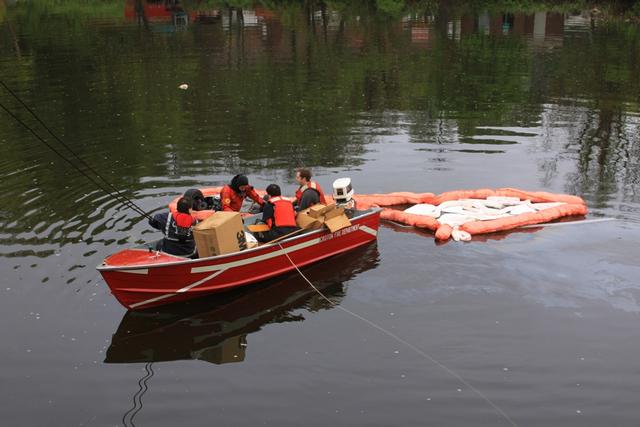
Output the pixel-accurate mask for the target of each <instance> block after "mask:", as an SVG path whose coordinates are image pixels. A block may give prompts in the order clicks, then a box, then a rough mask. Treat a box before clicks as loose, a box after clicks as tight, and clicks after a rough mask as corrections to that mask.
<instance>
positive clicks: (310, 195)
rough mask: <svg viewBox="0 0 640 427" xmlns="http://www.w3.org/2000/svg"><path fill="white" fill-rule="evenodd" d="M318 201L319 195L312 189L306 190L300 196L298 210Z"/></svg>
mask: <svg viewBox="0 0 640 427" xmlns="http://www.w3.org/2000/svg"><path fill="white" fill-rule="evenodd" d="M318 203H320V196H318V193H317V192H316V191H314V190H311V189H309V190H306V191H305V192H304V193H302V197H301V198H300V210H304V209H307V208H308V207H309V206H313V205H315V204H318Z"/></svg>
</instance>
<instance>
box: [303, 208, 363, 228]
mask: <svg viewBox="0 0 640 427" xmlns="http://www.w3.org/2000/svg"><path fill="white" fill-rule="evenodd" d="M296 223H297V224H298V227H300V228H307V229H311V230H314V229H317V228H322V226H323V225H324V226H325V227H327V228H328V229H329V231H331V232H332V233H333V232H335V231H338V230H341V229H343V228H345V227H349V226H350V225H351V221H349V218H347V215H345V213H344V208H339V207H336V205H335V204H331V205H323V204H317V205H314V206H311V207H310V208H307V209H305V210H303V211H300V212H298V216H297V217H296Z"/></svg>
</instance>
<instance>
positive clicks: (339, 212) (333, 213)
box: [324, 205, 344, 221]
mask: <svg viewBox="0 0 640 427" xmlns="http://www.w3.org/2000/svg"><path fill="white" fill-rule="evenodd" d="M333 207H334V209H331V210H330V211H328V212H325V214H324V220H325V221H327V220H329V219H331V218H335V217H337V216H340V215H344V208H342V207H340V208H336V207H335V205H333Z"/></svg>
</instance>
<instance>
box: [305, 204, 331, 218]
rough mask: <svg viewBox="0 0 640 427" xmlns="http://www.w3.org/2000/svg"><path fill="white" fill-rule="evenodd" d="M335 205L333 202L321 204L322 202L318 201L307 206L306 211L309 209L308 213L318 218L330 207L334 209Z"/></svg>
mask: <svg viewBox="0 0 640 427" xmlns="http://www.w3.org/2000/svg"><path fill="white" fill-rule="evenodd" d="M335 207H336V205H335V204H331V205H323V204H322V203H318V204H316V205H313V206H311V207H310V208H308V211H309V215H310V216H311V217H312V218H320V217H322V216H323V215H324V214H325V213H327V212H329V211H330V210H332V209H335Z"/></svg>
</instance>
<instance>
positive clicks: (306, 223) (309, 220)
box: [296, 208, 322, 230]
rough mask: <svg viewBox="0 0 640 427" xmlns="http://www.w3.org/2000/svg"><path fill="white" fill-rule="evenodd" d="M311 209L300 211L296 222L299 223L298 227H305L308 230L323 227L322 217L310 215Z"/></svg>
mask: <svg viewBox="0 0 640 427" xmlns="http://www.w3.org/2000/svg"><path fill="white" fill-rule="evenodd" d="M309 209H311V208H308V209H305V210H302V211H300V212H298V215H296V224H297V225H298V227H300V228H304V229H307V230H315V229H318V228H321V227H322V221H321V219H318V218H314V217H312V216H311V215H309Z"/></svg>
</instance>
